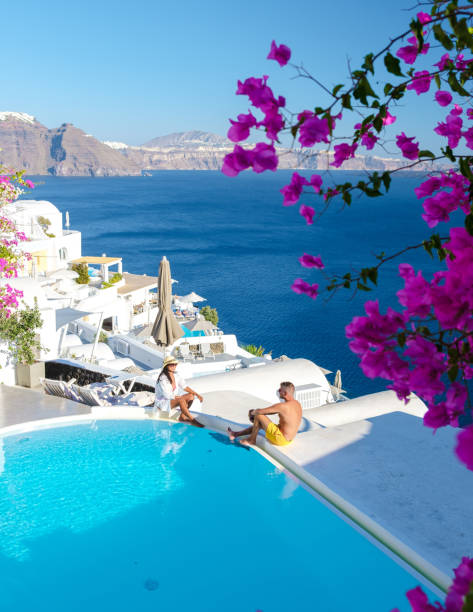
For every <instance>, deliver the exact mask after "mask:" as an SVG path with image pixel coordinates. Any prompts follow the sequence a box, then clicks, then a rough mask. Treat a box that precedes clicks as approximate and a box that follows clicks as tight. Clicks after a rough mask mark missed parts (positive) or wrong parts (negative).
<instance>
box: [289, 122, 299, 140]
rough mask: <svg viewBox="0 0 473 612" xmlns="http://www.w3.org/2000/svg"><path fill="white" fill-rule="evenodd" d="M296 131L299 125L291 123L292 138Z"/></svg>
mask: <svg viewBox="0 0 473 612" xmlns="http://www.w3.org/2000/svg"><path fill="white" fill-rule="evenodd" d="M298 131H299V127H298V126H297V125H293V126H292V127H291V134H292V135H293V137H294V138H295V137H296V136H297V132H298Z"/></svg>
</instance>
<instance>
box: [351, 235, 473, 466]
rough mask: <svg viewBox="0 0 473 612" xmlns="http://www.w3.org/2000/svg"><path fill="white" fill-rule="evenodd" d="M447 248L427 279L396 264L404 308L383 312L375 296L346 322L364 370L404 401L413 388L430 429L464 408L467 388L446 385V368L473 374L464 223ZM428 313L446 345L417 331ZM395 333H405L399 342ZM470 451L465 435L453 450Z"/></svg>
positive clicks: (472, 283)
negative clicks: (442, 266) (441, 262)
mask: <svg viewBox="0 0 473 612" xmlns="http://www.w3.org/2000/svg"><path fill="white" fill-rule="evenodd" d="M445 248H446V249H447V250H448V251H449V253H450V256H449V257H447V259H446V260H445V261H446V267H447V269H446V270H441V271H439V272H436V273H435V274H434V276H433V279H432V281H431V282H428V281H427V280H426V279H424V278H423V276H422V273H421V272H418V273H416V272H415V271H414V269H413V268H412V266H410V265H409V264H401V265H400V266H399V274H400V276H401V277H402V278H403V279H404V288H403V289H401V290H400V291H399V292H398V294H397V296H398V299H399V303H400V304H401V306H403V307H404V310H403V311H402V312H397V311H395V310H393V309H391V308H390V309H388V311H387V313H386V314H385V315H382V314H381V313H380V312H379V305H378V302H367V303H366V304H365V310H366V315H367V316H365V317H355V318H354V319H353V321H352V322H351V323H350V324H349V325H348V326H347V328H346V334H347V336H348V338H351V339H352V340H351V342H350V348H351V350H352V351H354V352H355V353H356V354H358V355H359V356H360V360H361V361H360V365H361V368H362V370H363V372H364V374H365V375H366V376H367V377H369V378H375V377H381V378H385V379H387V380H390V381H392V382H391V384H390V385H389V388H391V389H394V391H395V392H396V393H397V395H398V397H399V398H400V399H404V400H405V401H407V399H408V397H409V394H410V393H411V392H415V393H417V394H418V395H419V396H420V397H422V398H423V399H424V400H425V401H426V403H427V405H428V411H427V412H426V414H425V416H424V425H426V426H427V427H432V428H434V429H436V428H438V427H443V426H445V425H449V424H450V425H453V426H455V427H457V426H458V417H459V416H460V415H461V414H463V412H464V409H465V403H466V399H467V391H466V388H465V387H464V385H463V384H461V383H459V382H453V383H450V385H449V386H448V388H447V386H446V379H445V375H446V373H447V371H448V370H449V369H450V368H451V367H456V368H458V371H459V373H460V375H461V376H462V377H463V378H464V379H466V380H469V379H472V378H473V367H472V365H471V364H472V363H473V338H472V336H471V335H470V333H471V331H472V330H473V266H472V265H471V262H472V261H473V237H472V236H470V234H469V233H468V232H467V231H466V229H464V228H463V227H455V228H452V229H451V230H450V240H449V242H447V243H446V244H445ZM432 315H433V317H434V318H435V320H436V321H438V323H439V325H440V327H441V329H442V330H443V331H444V332H445V331H447V330H448V332H449V334H450V336H451V337H452V338H453V339H452V340H451V342H450V344H449V346H450V350H449V351H447V350H441V349H440V348H439V346H438V344H437V343H436V342H435V338H432V339H430V338H428V337H425V336H424V335H420V334H418V333H417V328H418V327H419V326H420V325H422V324H423V322H424V320H425V321H426V322H427V321H429V320H430V318H431V316H432ZM398 334H403V335H404V338H405V339H406V341H405V345H404V346H402V347H401V346H400V345H399V343H398V337H399V336H398ZM470 443H471V444H472V448H471V450H470V451H468V444H470ZM468 452H471V453H473V440H471V439H470V438H469V437H468V436H465V439H463V440H462V442H461V445H460V449H459V451H458V450H457V454H458V456H459V458H460V459H462V457H463V456H464V455H465V453H468ZM462 460H463V459H462ZM472 463H473V459H472ZM472 467H473V466H472Z"/></svg>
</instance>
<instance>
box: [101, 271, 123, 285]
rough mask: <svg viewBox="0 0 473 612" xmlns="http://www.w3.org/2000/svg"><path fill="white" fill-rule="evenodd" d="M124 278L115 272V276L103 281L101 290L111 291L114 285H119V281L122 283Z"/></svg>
mask: <svg viewBox="0 0 473 612" xmlns="http://www.w3.org/2000/svg"><path fill="white" fill-rule="evenodd" d="M122 278H123V275H122V274H120V272H115V274H114V275H113V276H111V277H110V278H109V280H108V281H103V283H102V287H101V289H109V288H110V287H113V285H114V284H115V283H118V281H121V280H122Z"/></svg>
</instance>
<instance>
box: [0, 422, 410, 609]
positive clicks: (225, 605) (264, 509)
mask: <svg viewBox="0 0 473 612" xmlns="http://www.w3.org/2000/svg"><path fill="white" fill-rule="evenodd" d="M1 443H2V440H1V439H0V449H1ZM1 468H3V471H2V473H1V474H0V576H1V585H2V588H1V610H2V612H10V611H15V612H33V611H34V612H42V611H43V610H44V611H46V610H47V611H48V612H56V611H58V612H59V611H61V612H62V611H67V612H76V611H77V612H79V611H80V612H84V611H85V610H87V612H99V611H100V612H104V611H113V612H122V611H125V610H126V611H131V610H136V611H138V612H141V611H143V612H148V611H150V612H151V611H153V612H156V611H177V612H180V611H186V612H187V611H190V610H193V611H198V612H200V611H202V612H204V611H205V612H213V611H215V612H217V611H218V612H222V611H235V612H237V611H238V612H256V611H257V610H261V611H262V612H276V611H277V612H283V611H284V612H292V611H294V612H298V611H301V612H302V611H304V612H305V611H309V610H314V611H318V612H332V611H333V612H342V611H344V610H350V612H358V611H359V612H370V611H373V612H383V611H386V612H389V611H390V610H392V609H393V608H394V607H398V608H399V609H400V610H401V611H403V612H404V611H406V612H407V611H408V610H410V606H409V605H408V604H407V602H406V599H405V595H404V594H405V591H406V590H408V589H409V588H412V587H413V586H415V585H416V584H418V581H417V580H416V578H414V577H413V576H411V575H410V574H409V573H408V572H406V571H405V570H404V569H403V568H401V567H400V566H399V565H397V563H396V562H395V561H393V560H392V559H391V558H390V557H389V556H387V555H386V554H385V553H384V552H382V551H381V550H380V549H379V548H378V547H377V546H375V545H374V544H372V543H371V542H370V541H368V539H366V538H365V537H364V536H363V535H361V534H360V533H359V532H358V531H357V530H355V529H354V528H353V527H351V526H350V525H349V524H348V523H346V522H345V521H344V520H342V519H341V518H340V517H339V516H337V515H336V514H334V513H333V512H332V511H331V510H330V509H328V508H327V507H326V506H325V505H324V504H323V503H321V502H319V501H318V500H317V499H315V498H314V497H313V496H312V495H311V494H310V493H309V492H307V491H306V490H305V489H304V488H303V487H301V486H300V485H299V484H298V483H297V481H295V480H293V479H291V478H288V477H287V476H286V475H285V474H284V473H281V472H280V471H279V470H278V469H277V468H275V467H274V466H273V465H272V464H271V463H269V462H268V461H267V460H266V459H264V458H263V457H262V456H260V455H259V454H258V453H256V452H255V451H251V450H247V449H245V448H243V447H241V446H237V445H231V444H229V443H228V442H227V440H226V438H225V437H224V436H221V435H219V434H216V433H212V432H209V431H206V430H198V429H194V428H192V427H189V426H187V425H183V424H168V423H162V422H153V421H101V422H98V423H97V424H96V423H92V424H90V423H84V424H81V425H70V426H65V427H57V428H52V429H44V430H38V431H33V432H29V433H22V434H19V435H12V436H8V437H5V438H3V452H1V453H0V469H1Z"/></svg>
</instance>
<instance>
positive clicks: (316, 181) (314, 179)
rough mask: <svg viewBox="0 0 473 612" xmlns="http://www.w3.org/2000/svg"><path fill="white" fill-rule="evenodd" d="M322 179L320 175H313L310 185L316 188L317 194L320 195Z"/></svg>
mask: <svg viewBox="0 0 473 612" xmlns="http://www.w3.org/2000/svg"><path fill="white" fill-rule="evenodd" d="M322 182H323V181H322V177H321V176H320V174H313V175H312V176H311V177H310V182H309V184H310V185H311V186H312V187H313V188H314V191H315V193H320V189H321V188H322Z"/></svg>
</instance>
